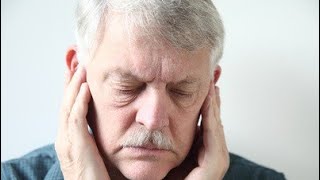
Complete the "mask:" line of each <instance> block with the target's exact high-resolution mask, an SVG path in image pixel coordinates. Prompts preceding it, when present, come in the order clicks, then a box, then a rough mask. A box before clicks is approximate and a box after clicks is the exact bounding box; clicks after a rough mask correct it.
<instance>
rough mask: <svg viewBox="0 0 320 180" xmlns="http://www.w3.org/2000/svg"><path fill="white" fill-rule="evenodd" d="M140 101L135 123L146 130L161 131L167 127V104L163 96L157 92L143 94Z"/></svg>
mask: <svg viewBox="0 0 320 180" xmlns="http://www.w3.org/2000/svg"><path fill="white" fill-rule="evenodd" d="M142 98H143V99H142V100H141V101H140V105H139V109H138V111H137V115H136V122H138V123H139V124H141V125H143V126H145V127H146V128H147V129H148V130H150V131H154V130H161V129H163V128H164V127H166V126H168V125H169V115H168V110H169V109H168V108H169V104H168V101H167V100H166V99H167V98H165V95H161V93H160V92H159V91H153V92H149V93H147V94H145V96H143V97H142Z"/></svg>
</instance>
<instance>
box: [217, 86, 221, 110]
mask: <svg viewBox="0 0 320 180" xmlns="http://www.w3.org/2000/svg"><path fill="white" fill-rule="evenodd" d="M216 102H217V105H218V107H219V109H220V108H221V99H220V88H219V87H218V86H216Z"/></svg>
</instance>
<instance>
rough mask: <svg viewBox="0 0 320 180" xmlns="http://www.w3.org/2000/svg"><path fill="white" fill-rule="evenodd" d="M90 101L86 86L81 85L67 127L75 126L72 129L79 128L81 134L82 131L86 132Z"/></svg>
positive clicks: (85, 84)
mask: <svg viewBox="0 0 320 180" xmlns="http://www.w3.org/2000/svg"><path fill="white" fill-rule="evenodd" d="M90 99H91V94H90V90H89V87H88V84H87V83H82V84H81V87H80V91H79V94H78V96H77V98H76V100H75V103H74V105H73V107H72V111H71V114H70V117H69V120H68V123H69V126H77V127H74V128H76V129H78V128H79V130H80V131H82V133H83V131H85V132H88V130H87V125H88V124H87V121H86V116H87V113H88V104H89V102H90Z"/></svg>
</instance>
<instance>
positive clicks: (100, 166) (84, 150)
mask: <svg viewBox="0 0 320 180" xmlns="http://www.w3.org/2000/svg"><path fill="white" fill-rule="evenodd" d="M65 81H66V82H65V90H64V98H63V104H62V108H61V113H60V116H61V117H60V125H59V130H58V135H57V139H56V142H55V149H56V152H57V156H58V159H59V161H60V166H61V170H62V173H63V176H64V178H65V179H110V177H109V175H108V172H107V169H106V167H105V164H104V162H103V160H102V157H101V156H100V154H99V150H98V148H97V145H96V143H95V141H94V138H93V136H91V134H90V133H89V132H88V123H87V119H86V115H87V113H88V104H89V102H90V99H91V94H90V90H89V87H88V84H87V83H86V71H85V69H84V68H83V67H81V66H79V68H78V69H77V70H76V72H75V73H73V72H71V71H69V70H67V73H66V80H65Z"/></svg>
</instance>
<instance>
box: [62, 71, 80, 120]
mask: <svg viewBox="0 0 320 180" xmlns="http://www.w3.org/2000/svg"><path fill="white" fill-rule="evenodd" d="M85 76H86V75H85V70H84V68H82V67H79V68H78V70H77V71H76V73H75V74H74V75H73V76H72V78H71V81H70V83H69V85H68V87H67V88H66V90H65V93H64V98H63V104H62V112H61V115H62V116H61V120H62V121H63V122H61V124H64V123H65V121H67V119H68V117H69V115H70V112H71V109H72V107H73V104H74V102H75V99H76V97H77V96H78V93H79V90H80V86H81V84H82V83H83V82H84V81H85ZM70 77H71V76H70Z"/></svg>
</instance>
